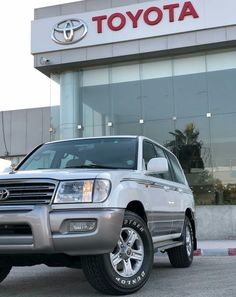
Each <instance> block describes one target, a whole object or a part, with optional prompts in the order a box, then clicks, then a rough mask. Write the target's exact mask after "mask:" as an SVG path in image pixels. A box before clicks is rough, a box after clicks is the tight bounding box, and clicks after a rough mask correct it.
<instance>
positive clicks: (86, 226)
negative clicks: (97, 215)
mask: <svg viewBox="0 0 236 297" xmlns="http://www.w3.org/2000/svg"><path fill="white" fill-rule="evenodd" d="M95 228H96V221H95V220H91V221H70V223H69V232H91V231H94V230H95Z"/></svg>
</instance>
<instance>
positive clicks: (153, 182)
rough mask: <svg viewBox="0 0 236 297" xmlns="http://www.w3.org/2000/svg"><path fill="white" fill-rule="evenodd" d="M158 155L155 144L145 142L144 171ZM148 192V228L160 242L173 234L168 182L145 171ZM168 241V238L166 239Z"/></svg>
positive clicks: (154, 239) (154, 238)
mask: <svg viewBox="0 0 236 297" xmlns="http://www.w3.org/2000/svg"><path fill="white" fill-rule="evenodd" d="M156 157H158V156H157V153H156V150H155V147H154V144H153V143H152V142H150V141H148V140H144V141H143V162H144V165H143V166H144V170H146V169H147V164H148V162H149V161H150V160H151V159H152V158H156ZM145 176H146V183H147V186H146V191H147V194H148V199H149V203H150V205H151V208H152V209H151V211H149V212H148V213H147V215H148V226H149V230H150V232H151V235H152V237H153V241H154V243H155V241H159V240H158V238H159V237H160V236H168V235H170V234H171V228H172V213H171V212H170V204H169V202H170V201H169V199H168V196H169V193H168V192H169V186H168V182H167V181H166V180H164V179H162V178H161V176H160V175H157V174H155V173H153V172H148V171H145ZM166 239H167V238H166Z"/></svg>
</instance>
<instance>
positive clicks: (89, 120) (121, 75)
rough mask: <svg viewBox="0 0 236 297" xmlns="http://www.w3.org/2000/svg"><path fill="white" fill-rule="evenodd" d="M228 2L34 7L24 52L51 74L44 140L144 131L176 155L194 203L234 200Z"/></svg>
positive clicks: (234, 43) (235, 97)
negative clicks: (29, 40)
mask: <svg viewBox="0 0 236 297" xmlns="http://www.w3.org/2000/svg"><path fill="white" fill-rule="evenodd" d="M233 8H234V9H233ZM235 9H236V3H235V0H228V1H227V5H225V3H224V2H222V1H220V0H214V1H212V0H192V1H181V0H158V1H138V0H136V1H135V0H134V1H128V0H127V1H105V0H100V1H93V0H87V1H80V2H75V3H70V4H64V5H57V6H53V7H46V8H40V9H37V10H36V11H35V20H34V21H33V22H32V53H33V55H34V61H35V67H36V68H37V69H38V70H40V71H41V72H43V73H45V74H46V75H48V76H50V77H51V128H50V131H51V139H52V140H56V139H66V138H74V137H87V136H101V135H121V134H131V135H133V134H136V135H145V136H147V137H150V138H152V139H154V140H156V141H158V142H159V143H161V144H163V145H165V146H167V147H168V148H169V149H170V150H172V151H173V152H174V153H175V154H176V155H177V157H178V158H179V160H180V162H181V164H182V166H183V168H184V170H185V173H186V176H187V178H188V181H189V183H190V185H191V187H192V189H193V191H194V193H195V197H196V200H197V203H198V204H201V205H205V204H236V183H235V180H236V155H235V151H236V132H235V130H236V129H235V127H236V33H235V32H236V19H235ZM223 15H227V18H225V17H223Z"/></svg>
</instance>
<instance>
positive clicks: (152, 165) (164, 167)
mask: <svg viewBox="0 0 236 297" xmlns="http://www.w3.org/2000/svg"><path fill="white" fill-rule="evenodd" d="M147 170H148V171H152V172H155V173H166V172H168V170H169V167H168V161H167V159H166V158H153V159H151V160H150V161H149V162H148V164H147Z"/></svg>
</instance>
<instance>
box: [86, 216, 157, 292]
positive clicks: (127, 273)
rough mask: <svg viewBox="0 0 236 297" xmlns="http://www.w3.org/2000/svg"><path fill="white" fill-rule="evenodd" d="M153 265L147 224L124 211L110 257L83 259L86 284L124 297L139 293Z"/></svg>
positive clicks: (100, 256) (107, 255) (97, 256)
mask: <svg viewBox="0 0 236 297" xmlns="http://www.w3.org/2000/svg"><path fill="white" fill-rule="evenodd" d="M152 265H153V243H152V238H151V235H150V233H149V230H148V227H147V225H146V223H145V222H144V221H143V220H142V219H141V218H140V217H139V216H138V215H136V214H135V213H132V212H130V211H126V212H125V215H124V221H123V226H122V229H121V234H120V238H119V240H118V243H117V245H116V247H115V248H114V250H113V252H112V253H109V254H105V255H96V256H86V257H83V258H82V267H83V271H84V274H85V276H86V277H87V279H88V281H89V283H90V284H91V285H92V286H93V287H94V288H95V289H96V290H98V291H100V292H102V293H104V294H108V295H127V294H131V293H134V292H136V291H137V290H139V289H141V288H142V287H143V285H144V284H145V283H146V282H147V280H148V278H149V276H150V273H151V270H152Z"/></svg>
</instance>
